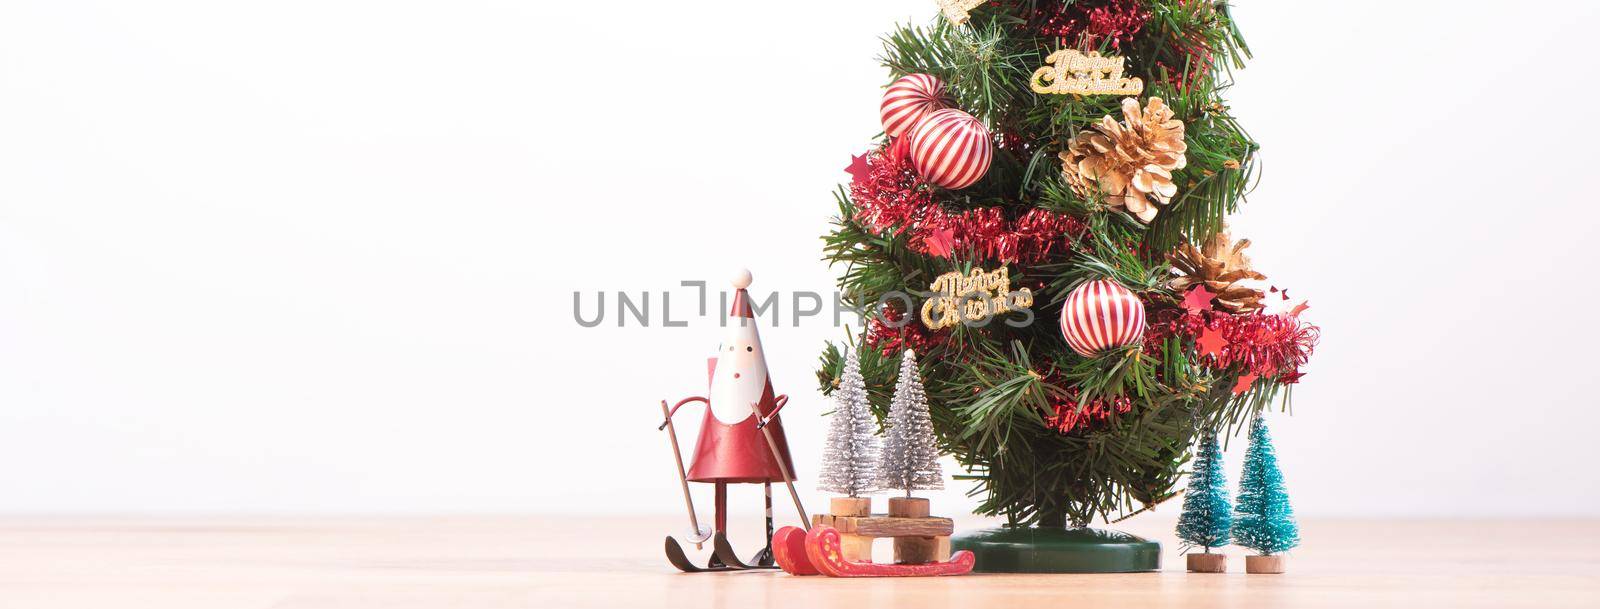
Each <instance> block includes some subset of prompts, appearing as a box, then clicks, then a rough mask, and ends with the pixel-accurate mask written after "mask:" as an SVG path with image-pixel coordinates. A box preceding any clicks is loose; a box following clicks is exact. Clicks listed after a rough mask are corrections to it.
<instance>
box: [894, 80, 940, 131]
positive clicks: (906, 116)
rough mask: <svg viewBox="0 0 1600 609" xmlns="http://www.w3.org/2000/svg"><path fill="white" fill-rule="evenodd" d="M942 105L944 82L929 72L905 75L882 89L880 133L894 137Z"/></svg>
mask: <svg viewBox="0 0 1600 609" xmlns="http://www.w3.org/2000/svg"><path fill="white" fill-rule="evenodd" d="M944 107H945V105H944V82H943V81H940V80H939V79H938V78H935V77H933V76H932V75H930V74H907V75H905V76H902V77H901V78H900V80H897V81H894V84H891V85H889V90H887V91H884V92H883V105H881V106H878V115H879V116H880V117H882V118H883V132H884V133H885V134H887V135H889V136H890V137H894V136H898V135H900V134H901V133H904V132H905V131H906V130H907V129H910V128H911V126H912V125H915V124H917V121H919V120H922V117H924V116H927V115H928V113H929V112H933V111H934V110H940V109H943V108H944Z"/></svg>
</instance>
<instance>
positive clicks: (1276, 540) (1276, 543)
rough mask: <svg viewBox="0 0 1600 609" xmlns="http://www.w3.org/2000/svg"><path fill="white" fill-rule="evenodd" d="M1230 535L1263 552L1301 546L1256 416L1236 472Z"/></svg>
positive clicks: (1267, 438) (1268, 442) (1280, 478)
mask: <svg viewBox="0 0 1600 609" xmlns="http://www.w3.org/2000/svg"><path fill="white" fill-rule="evenodd" d="M1233 519H1234V528H1233V537H1234V539H1235V540H1236V541H1237V542H1238V543H1239V545H1241V546H1244V547H1246V548H1250V549H1252V550H1255V551H1257V552H1260V553H1262V554H1277V553H1278V552H1282V551H1285V550H1288V549H1291V548H1293V547H1295V546H1298V545H1300V528H1299V527H1298V526H1296V525H1295V522H1294V508H1293V507H1290V506H1289V492H1288V491H1286V490H1284V488H1283V472H1282V471H1279V470H1278V455H1277V453H1275V452H1274V451H1273V450H1272V436H1271V435H1269V434H1268V433H1267V423H1266V420H1265V419H1264V418H1262V417H1259V416H1258V417H1256V418H1255V420H1254V421H1252V422H1251V423H1250V448H1249V449H1248V450H1247V451H1245V454H1244V471H1243V472H1242V473H1240V475H1239V504H1238V505H1237V506H1235V507H1234V513H1233Z"/></svg>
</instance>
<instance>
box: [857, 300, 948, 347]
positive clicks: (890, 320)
mask: <svg viewBox="0 0 1600 609" xmlns="http://www.w3.org/2000/svg"><path fill="white" fill-rule="evenodd" d="M895 326H899V327H895ZM947 334H948V333H946V332H943V331H932V330H929V329H927V328H925V327H923V326H922V325H921V324H919V323H917V320H915V319H907V318H906V313H905V312H903V311H901V310H900V308H899V307H897V306H894V305H890V304H885V305H884V306H883V308H882V309H881V310H880V311H879V314H877V315H873V316H871V319H868V320H867V336H866V339H865V340H866V343H867V346H869V347H873V348H875V349H877V350H878V351H880V352H882V353H883V354H884V355H885V356H892V355H895V354H897V353H899V352H900V350H901V349H905V348H906V347H910V348H912V349H914V350H916V351H926V350H927V348H928V347H931V346H934V345H936V344H939V343H942V342H944V339H945V337H946V336H947Z"/></svg>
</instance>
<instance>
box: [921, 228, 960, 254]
mask: <svg viewBox="0 0 1600 609" xmlns="http://www.w3.org/2000/svg"><path fill="white" fill-rule="evenodd" d="M922 242H923V243H924V244H926V245H927V246H928V254H929V255H931V256H938V257H940V258H949V257H950V254H953V253H955V251H956V231H955V229H952V228H941V229H935V230H934V231H933V232H932V233H929V234H928V237H927V238H926V239H923V241H922Z"/></svg>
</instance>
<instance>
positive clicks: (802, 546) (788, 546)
mask: <svg viewBox="0 0 1600 609" xmlns="http://www.w3.org/2000/svg"><path fill="white" fill-rule="evenodd" d="M772 558H773V559H775V560H777V561H778V567H779V568H781V569H783V572H784V573H788V574H790V575H820V574H821V573H822V572H821V571H818V570H817V567H816V565H813V564H811V557H810V556H808V555H807V554H806V532H805V530H804V529H801V528H800V527H783V528H781V529H778V532H776V533H773V534H772Z"/></svg>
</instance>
